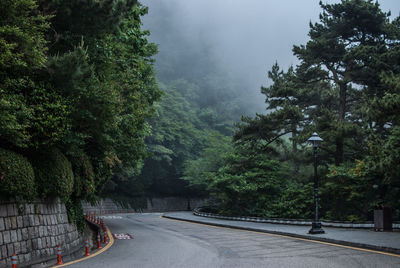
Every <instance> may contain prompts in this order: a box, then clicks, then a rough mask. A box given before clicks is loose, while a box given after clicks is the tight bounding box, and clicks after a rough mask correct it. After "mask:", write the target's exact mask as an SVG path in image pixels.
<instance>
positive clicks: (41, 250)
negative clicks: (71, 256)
mask: <svg viewBox="0 0 400 268" xmlns="http://www.w3.org/2000/svg"><path fill="white" fill-rule="evenodd" d="M82 244H83V239H82V238H81V237H80V235H79V233H78V231H77V229H76V227H75V225H71V224H69V223H68V216H67V212H66V208H65V205H64V204H62V203H61V201H60V200H59V199H53V200H49V201H48V202H46V201H36V202H33V203H31V204H23V205H18V204H17V203H16V202H14V201H12V200H11V201H4V200H0V267H11V256H12V255H13V254H14V253H15V254H17V259H18V264H19V265H18V267H24V266H26V267H32V266H33V264H34V263H37V262H42V261H43V260H46V259H49V258H52V257H53V258H55V257H56V254H57V245H61V247H62V250H63V252H72V251H73V249H74V248H78V247H80V246H81V245H82Z"/></svg>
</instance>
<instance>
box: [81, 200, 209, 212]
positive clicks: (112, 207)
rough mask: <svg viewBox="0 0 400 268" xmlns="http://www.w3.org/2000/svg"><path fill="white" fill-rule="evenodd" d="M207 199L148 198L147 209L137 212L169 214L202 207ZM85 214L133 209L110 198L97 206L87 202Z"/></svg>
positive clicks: (84, 204)
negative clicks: (169, 212)
mask: <svg viewBox="0 0 400 268" xmlns="http://www.w3.org/2000/svg"><path fill="white" fill-rule="evenodd" d="M205 201H206V200H205V199H201V198H190V199H187V198H182V197H164V198H151V199H150V198H148V199H147V204H146V207H144V208H141V209H140V210H136V211H135V212H167V211H183V210H188V208H189V207H190V209H194V208H197V207H201V206H203V205H204V203H205ZM82 206H83V210H84V211H85V212H96V213H111V212H113V211H114V212H128V211H129V212H132V211H134V209H133V208H132V207H130V206H129V207H128V208H126V207H123V206H122V205H121V204H118V203H116V202H114V201H113V200H111V199H109V198H105V199H101V200H100V201H99V202H97V204H95V205H91V204H89V203H87V202H83V203H82Z"/></svg>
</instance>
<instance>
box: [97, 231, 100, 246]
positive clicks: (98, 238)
mask: <svg viewBox="0 0 400 268" xmlns="http://www.w3.org/2000/svg"><path fill="white" fill-rule="evenodd" d="M97 248H101V240H100V234H98V235H97Z"/></svg>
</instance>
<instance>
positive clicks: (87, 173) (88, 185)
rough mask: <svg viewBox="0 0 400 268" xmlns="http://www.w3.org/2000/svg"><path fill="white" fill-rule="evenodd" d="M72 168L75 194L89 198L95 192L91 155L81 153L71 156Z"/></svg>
mask: <svg viewBox="0 0 400 268" xmlns="http://www.w3.org/2000/svg"><path fill="white" fill-rule="evenodd" d="M70 160H71V164H72V170H73V172H74V188H73V189H74V191H73V194H74V195H75V196H76V197H80V198H89V197H91V196H92V195H93V194H94V191H95V185H94V172H93V166H92V163H91V162H90V159H89V157H88V156H87V155H86V154H84V153H80V154H78V155H76V156H73V157H70Z"/></svg>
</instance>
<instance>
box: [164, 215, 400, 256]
mask: <svg viewBox="0 0 400 268" xmlns="http://www.w3.org/2000/svg"><path fill="white" fill-rule="evenodd" d="M162 217H163V218H167V219H172V220H179V221H186V222H192V223H199V224H204V225H210V226H217V227H224V228H229V229H238V230H245V231H253V232H259V233H267V234H274V235H280V236H286V237H293V238H298V239H303V240H310V241H317V242H321V243H330V244H335V245H338V246H344V247H353V248H356V249H364V250H371V251H374V252H376V253H380V254H386V255H396V257H400V249H397V248H390V247H381V246H375V245H368V244H363V243H356V242H349V241H342V240H335V239H331V238H324V237H310V236H307V235H299V234H293V233H288V232H279V231H272V230H265V229H259V228H250V227H241V226H233V225H229V224H223V223H211V222H204V221H196V220H191V219H185V218H180V217H174V216H167V215H162Z"/></svg>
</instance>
